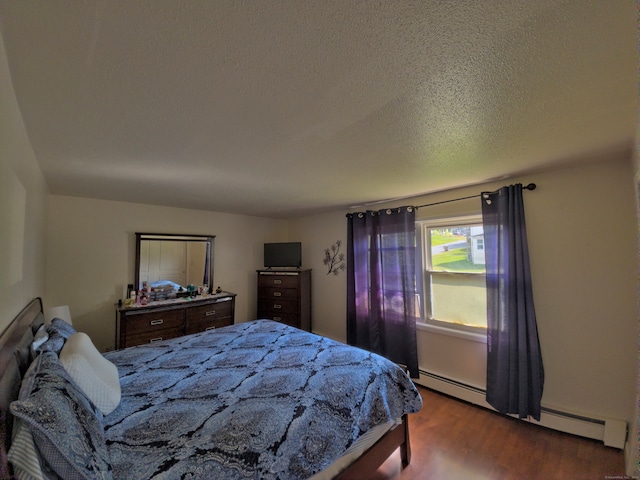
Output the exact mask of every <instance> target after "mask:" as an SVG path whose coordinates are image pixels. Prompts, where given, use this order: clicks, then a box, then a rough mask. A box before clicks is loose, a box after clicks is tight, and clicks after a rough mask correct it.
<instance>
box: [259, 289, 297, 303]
mask: <svg viewBox="0 0 640 480" xmlns="http://www.w3.org/2000/svg"><path fill="white" fill-rule="evenodd" d="M260 296H261V297H262V298H270V299H273V300H290V301H294V302H295V301H296V300H298V289H297V288H278V287H265V288H262V289H260Z"/></svg>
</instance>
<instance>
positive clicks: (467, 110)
mask: <svg viewBox="0 0 640 480" xmlns="http://www.w3.org/2000/svg"><path fill="white" fill-rule="evenodd" d="M636 21H637V7H636V3H635V2H634V1H632V0H571V1H560V0H537V1H520V0H484V1H478V2H470V1H466V0H459V1H453V0H441V1H436V0H422V1H415V2H414V1H395V0H389V1H375V2H374V1H349V0H318V1H301V0H297V1H285V0H279V1H259V0H255V1H240V0H233V1H219V0H215V1H214V0H212V1H196V0H193V1H182V0H176V1H169V0H159V1H154V2H150V1H147V0H122V1H115V0H111V1H109V0H102V1H100V0H96V1H79V0H71V1H67V0H38V1H35V0H1V1H0V28H1V30H2V39H3V42H4V45H5V49H6V52H7V57H8V60H9V67H10V71H11V77H12V81H13V87H14V90H15V93H16V97H17V99H18V104H19V106H20V109H21V112H22V116H23V120H24V123H25V126H26V129H27V133H28V136H29V139H30V142H31V144H32V147H33V150H34V152H35V155H36V158H37V159H38V162H39V164H40V166H41V168H42V171H43V174H44V176H45V179H46V181H47V184H48V185H49V189H50V191H51V193H53V194H60V195H71V196H80V197H92V198H102V199H113V200H122V201H128V202H140V203H149V204H157V205H168V206H177V207H185V208H195V209H203V210H213V211H219V212H230V213H242V214H249V215H260V216H273V217H283V218H284V217H291V216H298V215H304V214H309V213H316V212H322V211H326V210H328V209H333V208H341V207H348V206H351V205H360V204H365V203H367V202H373V201H377V200H381V199H387V198H396V197H406V196H411V195H417V194H421V193H428V192H433V191H440V190H443V189H448V188H453V187H456V186H461V185H469V184H475V183H480V182H484V181H488V180H492V179H495V178H500V177H506V176H509V175H514V174H518V173H522V172H527V171H531V170H534V169H539V168H541V167H547V166H551V165H554V164H557V163H561V162H566V161H573V160H575V159H580V158H585V157H587V156H589V155H591V154H593V153H594V152H602V151H608V150H614V149H620V148H625V147H628V146H630V145H631V144H632V141H633V137H634V133H635V125H636V104H637V74H636V68H637V48H636V47H637V38H636V36H637V22H636Z"/></svg>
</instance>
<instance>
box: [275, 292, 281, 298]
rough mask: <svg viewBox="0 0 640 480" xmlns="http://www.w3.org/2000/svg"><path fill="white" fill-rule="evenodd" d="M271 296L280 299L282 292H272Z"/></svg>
mask: <svg viewBox="0 0 640 480" xmlns="http://www.w3.org/2000/svg"><path fill="white" fill-rule="evenodd" d="M273 296H274V297H281V296H282V292H273Z"/></svg>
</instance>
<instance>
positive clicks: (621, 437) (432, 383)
mask: <svg viewBox="0 0 640 480" xmlns="http://www.w3.org/2000/svg"><path fill="white" fill-rule="evenodd" d="M416 383H417V384H419V385H422V386H423V387H427V388H430V389H432V390H435V391H437V392H441V393H444V394H446V395H450V396H452V397H455V398H458V399H460V400H464V401H466V402H469V403H472V404H474V405H478V406H481V407H484V408H487V409H489V410H493V411H496V410H495V409H494V408H493V407H492V406H491V405H489V404H488V403H487V401H486V398H485V393H486V392H485V390H483V389H481V388H477V387H473V386H471V385H466V384H464V383H461V382H458V381H456V380H452V379H450V378H447V377H444V376H441V375H437V374H435V373H433V372H427V371H425V370H420V378H419V379H417V380H416ZM513 417H514V418H517V416H513ZM521 420H522V421H525V422H528V423H532V424H534V425H539V426H541V427H545V428H551V429H553V430H558V431H561V432H565V433H570V434H572V435H578V436H581V437H586V438H591V439H594V440H600V441H602V442H603V443H604V444H605V445H606V446H608V447H613V448H619V449H624V448H625V443H626V440H627V422H625V421H623V420H619V419H613V418H610V419H607V418H591V417H586V416H584V415H579V414H575V413H571V412H566V411H560V410H556V409H552V408H547V407H545V406H544V405H543V406H542V413H541V415H540V421H539V422H538V421H536V420H533V419H528V418H526V419H521Z"/></svg>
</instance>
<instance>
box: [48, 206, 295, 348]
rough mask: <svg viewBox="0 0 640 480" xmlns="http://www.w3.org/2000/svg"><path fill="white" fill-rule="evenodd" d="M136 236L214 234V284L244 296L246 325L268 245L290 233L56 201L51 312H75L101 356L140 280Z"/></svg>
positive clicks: (213, 217)
mask: <svg viewBox="0 0 640 480" xmlns="http://www.w3.org/2000/svg"><path fill="white" fill-rule="evenodd" d="M135 232H150V233H182V234H198V235H215V236H216V238H215V247H214V283H213V285H214V287H216V286H218V285H219V286H220V287H221V288H222V289H223V290H226V291H230V292H234V293H237V294H238V296H237V297H236V314H235V320H236V322H244V321H247V320H250V319H254V318H255V315H256V309H257V305H256V284H257V281H256V269H259V268H261V267H262V253H263V252H262V244H263V243H264V242H271V241H286V240H287V232H288V230H287V223H286V221H284V220H273V219H265V218H257V217H249V216H242V215H229V214H223V213H214V212H205V211H197V210H184V209H178V208H168V207H157V206H151V205H139V204H132V203H124V202H112V201H104V200H94V199H85V198H73V197H64V196H56V195H52V196H51V197H50V204H49V221H48V237H49V241H48V245H47V252H48V254H47V276H46V280H47V283H46V287H47V296H46V299H45V308H47V307H49V306H54V305H58V304H64V305H69V307H70V310H71V315H72V317H73V322H74V326H76V327H77V328H78V329H79V330H82V331H84V332H86V333H87V334H88V335H89V336H91V338H92V340H93V341H94V343H95V344H96V346H97V347H98V348H99V349H100V350H105V349H107V348H110V347H113V346H114V337H115V307H114V305H115V303H116V302H117V301H118V299H119V298H124V297H125V294H126V288H127V284H128V283H133V281H134V263H135Z"/></svg>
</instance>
